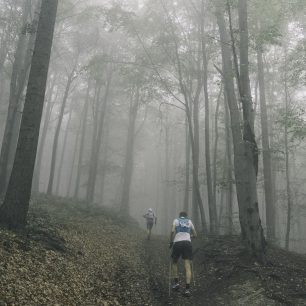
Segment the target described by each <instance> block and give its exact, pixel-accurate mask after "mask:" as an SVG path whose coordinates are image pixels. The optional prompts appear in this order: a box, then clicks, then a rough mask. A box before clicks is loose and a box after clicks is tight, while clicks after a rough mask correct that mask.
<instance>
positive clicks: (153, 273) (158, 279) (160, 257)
mask: <svg viewBox="0 0 306 306" xmlns="http://www.w3.org/2000/svg"><path fill="white" fill-rule="evenodd" d="M144 248H145V251H146V260H145V262H146V263H147V265H148V271H149V275H150V284H151V290H152V293H153V297H154V305H156V306H157V305H181V306H183V305H195V306H196V305H208V298H209V297H207V298H206V294H205V293H206V292H205V288H203V287H202V284H201V283H198V282H197V281H196V280H195V283H194V282H193V283H192V295H191V297H184V296H183V295H182V290H183V289H184V286H185V276H184V270H183V264H182V262H180V264H179V275H180V284H181V289H180V291H179V292H172V291H170V296H169V270H170V249H169V247H168V241H167V240H166V239H164V238H161V237H154V236H153V238H152V240H150V241H145V242H144ZM197 250H198V249H197ZM194 251H195V249H194ZM199 262H200V261H199V260H198V259H197V258H196V257H195V259H194V271H195V275H196V274H197V273H200V274H201V275H203V271H202V265H198V264H199ZM198 268H200V270H199V271H197V269H198ZM196 279H198V280H200V279H201V277H196ZM211 305H216V304H214V303H212V304H211Z"/></svg>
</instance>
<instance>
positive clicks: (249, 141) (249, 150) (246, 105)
mask: <svg viewBox="0 0 306 306" xmlns="http://www.w3.org/2000/svg"><path fill="white" fill-rule="evenodd" d="M241 6H242V8H241ZM216 14H217V22H218V26H219V31H220V40H221V50H222V61H223V77H224V83H225V88H226V93H227V101H228V104H229V110H230V116H231V126H232V135H233V142H234V169H235V178H236V190H237V198H238V206H239V220H240V225H241V233H242V238H243V241H244V242H245V244H246V247H247V249H248V251H249V252H250V254H251V255H254V256H255V257H257V258H259V259H262V258H263V255H264V250H265V238H264V235H263V229H262V226H261V221H260V217H259V210H258V201H257V190H256V174H257V164H256V157H255V156H254V149H255V148H254V146H255V144H256V142H255V138H254V134H253V129H252V122H251V121H250V120H251V116H250V115H251V109H250V106H251V105H250V102H251V100H250V95H249V92H248V88H249V83H248V82H245V80H244V81H243V82H241V87H242V95H241V99H242V101H243V119H244V124H243V137H242V133H241V129H240V124H241V122H240V112H239V109H238V104H237V99H236V95H235V89H234V81H233V76H232V68H233V66H232V60H231V50H230V48H229V42H230V40H229V39H228V35H227V33H226V27H225V21H224V15H223V13H222V10H220V8H217V13H216ZM243 14H245V15H244V17H245V18H247V11H246V3H245V2H244V1H241V0H240V1H239V16H240V31H241V38H240V39H241V40H242V41H241V51H240V53H241V52H242V54H241V57H240V65H241V66H248V57H247V56H246V54H245V53H246V52H247V50H248V48H247V44H246V42H245V40H246V39H248V32H247V23H246V20H245V19H244V20H243ZM245 48H246V50H245ZM240 74H241V79H242V78H247V80H248V79H249V76H248V68H247V67H244V68H241V69H240ZM254 142H255V144H254Z"/></svg>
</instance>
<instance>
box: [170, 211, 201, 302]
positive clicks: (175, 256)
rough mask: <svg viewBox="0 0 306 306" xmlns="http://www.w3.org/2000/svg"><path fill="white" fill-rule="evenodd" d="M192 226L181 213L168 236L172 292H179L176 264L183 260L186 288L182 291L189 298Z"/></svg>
mask: <svg viewBox="0 0 306 306" xmlns="http://www.w3.org/2000/svg"><path fill="white" fill-rule="evenodd" d="M196 236H197V233H196V231H195V228H194V225H193V224H192V222H191V220H190V219H188V217H187V213H186V212H184V211H182V212H180V214H179V218H177V219H175V220H174V221H173V224H172V230H171V235H170V248H172V254H171V257H172V277H173V280H174V283H173V285H172V289H173V290H179V288H180V284H179V279H178V269H177V263H178V260H179V258H180V257H182V259H183V260H184V267H185V273H186V288H185V291H184V295H185V296H190V294H191V293H190V282H191V278H192V272H191V260H192V245H191V237H196Z"/></svg>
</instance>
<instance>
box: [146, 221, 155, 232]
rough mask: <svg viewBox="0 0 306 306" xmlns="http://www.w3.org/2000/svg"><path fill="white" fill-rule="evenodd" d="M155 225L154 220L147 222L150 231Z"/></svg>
mask: <svg viewBox="0 0 306 306" xmlns="http://www.w3.org/2000/svg"><path fill="white" fill-rule="evenodd" d="M153 223H154V222H153V220H152V221H151V220H148V221H147V229H148V230H150V229H152V227H153Z"/></svg>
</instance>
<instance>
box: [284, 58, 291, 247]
mask: <svg viewBox="0 0 306 306" xmlns="http://www.w3.org/2000/svg"><path fill="white" fill-rule="evenodd" d="M286 53H287V52H286ZM286 56H287V55H286ZM286 69H287V68H286ZM284 85H285V112H286V121H285V131H284V132H285V135H284V136H285V163H286V192H287V227H286V237H285V248H286V250H289V244H290V231H291V214H292V212H291V210H292V192H291V182H290V166H289V147H288V125H289V122H288V113H289V93H288V84H287V72H285V84H284Z"/></svg>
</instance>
